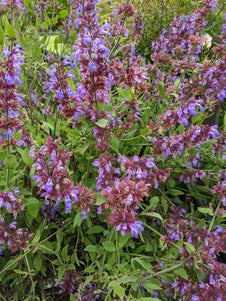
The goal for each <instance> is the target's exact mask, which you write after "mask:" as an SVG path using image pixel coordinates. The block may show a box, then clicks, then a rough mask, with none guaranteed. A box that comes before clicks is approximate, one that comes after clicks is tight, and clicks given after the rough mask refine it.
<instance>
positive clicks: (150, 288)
mask: <svg viewBox="0 0 226 301" xmlns="http://www.w3.org/2000/svg"><path fill="white" fill-rule="evenodd" d="M151 280H153V279H150V281H148V282H144V283H142V285H143V287H144V288H146V289H147V290H148V291H149V292H152V291H153V290H161V289H162V288H161V285H159V284H156V283H153V282H151ZM156 280H157V279H156ZM159 282H160V281H159ZM160 284H161V282H160Z"/></svg>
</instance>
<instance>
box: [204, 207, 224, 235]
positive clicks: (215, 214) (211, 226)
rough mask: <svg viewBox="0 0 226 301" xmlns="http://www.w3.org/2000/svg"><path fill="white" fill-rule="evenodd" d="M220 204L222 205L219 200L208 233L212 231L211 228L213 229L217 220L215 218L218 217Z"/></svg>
mask: <svg viewBox="0 0 226 301" xmlns="http://www.w3.org/2000/svg"><path fill="white" fill-rule="evenodd" d="M220 205H221V202H219V203H218V205H217V208H216V210H215V212H214V216H213V218H212V220H211V223H210V225H209V229H208V232H207V234H210V232H211V230H212V228H213V224H214V221H215V219H216V216H217V212H218V210H219V208H220Z"/></svg>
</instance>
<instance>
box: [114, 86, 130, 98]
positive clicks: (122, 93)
mask: <svg viewBox="0 0 226 301" xmlns="http://www.w3.org/2000/svg"><path fill="white" fill-rule="evenodd" d="M117 90H118V94H119V96H120V97H121V98H124V99H126V100H131V98H132V93H131V92H130V91H129V90H124V89H122V88H118V89H117Z"/></svg>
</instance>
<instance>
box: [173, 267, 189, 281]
mask: <svg viewBox="0 0 226 301" xmlns="http://www.w3.org/2000/svg"><path fill="white" fill-rule="evenodd" d="M173 273H174V274H177V275H179V276H181V277H182V278H184V279H186V280H188V274H187V272H186V271H185V269H182V268H178V269H176V270H174V271H173Z"/></svg>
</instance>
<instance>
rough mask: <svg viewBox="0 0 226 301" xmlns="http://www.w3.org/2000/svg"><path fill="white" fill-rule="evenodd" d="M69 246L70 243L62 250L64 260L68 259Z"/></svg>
mask: <svg viewBox="0 0 226 301" xmlns="http://www.w3.org/2000/svg"><path fill="white" fill-rule="evenodd" d="M68 247H69V245H66V246H65V247H64V248H63V250H62V252H61V255H62V258H63V260H65V261H66V260H68V256H67V253H68Z"/></svg>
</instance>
